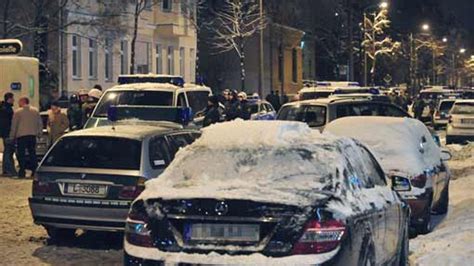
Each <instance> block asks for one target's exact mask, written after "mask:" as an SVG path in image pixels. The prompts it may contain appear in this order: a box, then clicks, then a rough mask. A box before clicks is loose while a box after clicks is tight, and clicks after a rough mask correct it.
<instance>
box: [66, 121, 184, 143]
mask: <svg viewBox="0 0 474 266" xmlns="http://www.w3.org/2000/svg"><path fill="white" fill-rule="evenodd" d="M179 129H182V127H180V126H179V125H176V124H175V125H173V124H172V123H163V124H161V125H160V123H156V124H154V125H151V124H146V123H133V122H129V123H127V124H124V123H117V125H115V126H103V127H95V128H88V129H83V130H78V131H73V132H71V133H68V134H66V135H65V137H84V136H86V137H117V138H127V139H135V140H143V139H145V138H147V137H151V136H155V135H160V134H167V133H170V132H173V131H177V130H179Z"/></svg>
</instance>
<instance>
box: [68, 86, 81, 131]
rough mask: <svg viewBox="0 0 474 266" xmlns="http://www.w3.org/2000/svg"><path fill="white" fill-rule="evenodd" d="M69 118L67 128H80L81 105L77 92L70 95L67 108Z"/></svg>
mask: <svg viewBox="0 0 474 266" xmlns="http://www.w3.org/2000/svg"><path fill="white" fill-rule="evenodd" d="M67 116H68V119H69V130H71V131H72V130H78V129H81V128H82V107H81V102H80V100H79V96H78V95H77V94H73V95H71V97H70V99H69V107H68V108H67Z"/></svg>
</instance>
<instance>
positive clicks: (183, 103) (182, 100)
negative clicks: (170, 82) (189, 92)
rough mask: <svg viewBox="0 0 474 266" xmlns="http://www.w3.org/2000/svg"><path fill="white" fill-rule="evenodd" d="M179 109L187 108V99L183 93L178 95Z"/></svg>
mask: <svg viewBox="0 0 474 266" xmlns="http://www.w3.org/2000/svg"><path fill="white" fill-rule="evenodd" d="M177 106H179V107H186V98H185V97H184V93H183V92H181V93H179V94H178V104H177Z"/></svg>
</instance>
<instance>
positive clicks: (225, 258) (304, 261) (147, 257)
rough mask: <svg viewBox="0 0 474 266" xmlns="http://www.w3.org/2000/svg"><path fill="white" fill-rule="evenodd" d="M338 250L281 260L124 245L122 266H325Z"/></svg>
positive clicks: (256, 256) (258, 255)
mask: <svg viewBox="0 0 474 266" xmlns="http://www.w3.org/2000/svg"><path fill="white" fill-rule="evenodd" d="M339 250H340V249H339V248H338V249H335V250H333V251H331V252H328V253H324V254H316V255H294V256H288V257H282V258H273V257H266V256H264V255H262V254H254V255H234V256H231V255H220V254H217V253H211V254H188V253H171V252H162V251H160V250H158V248H143V247H138V246H135V245H131V244H129V243H128V242H127V241H125V243H124V265H165V264H177V265H179V264H183V265H190V264H193V265H223V264H226V265H272V264H273V265H275V264H278V265H325V264H328V263H331V260H332V259H333V258H334V257H335V256H336V255H337V254H338V252H339Z"/></svg>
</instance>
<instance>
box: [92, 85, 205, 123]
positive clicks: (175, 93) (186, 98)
mask: <svg viewBox="0 0 474 266" xmlns="http://www.w3.org/2000/svg"><path fill="white" fill-rule="evenodd" d="M211 94H212V92H211V89H210V88H209V87H205V86H201V85H195V84H184V85H183V87H181V86H177V85H174V84H170V83H132V84H123V85H117V86H115V87H112V88H110V89H108V90H107V91H106V92H105V93H104V95H103V96H102V97H101V98H100V100H99V102H98V103H97V106H96V108H95V109H94V111H93V113H92V115H91V117H90V118H89V119H88V120H87V122H86V124H85V125H84V128H91V127H97V126H103V125H108V124H109V123H108V121H107V112H108V110H109V107H110V106H132V107H189V108H191V110H192V112H193V113H197V112H199V111H202V110H204V109H205V108H206V106H207V100H208V97H209V95H211ZM138 119H141V118H140V117H138Z"/></svg>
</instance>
